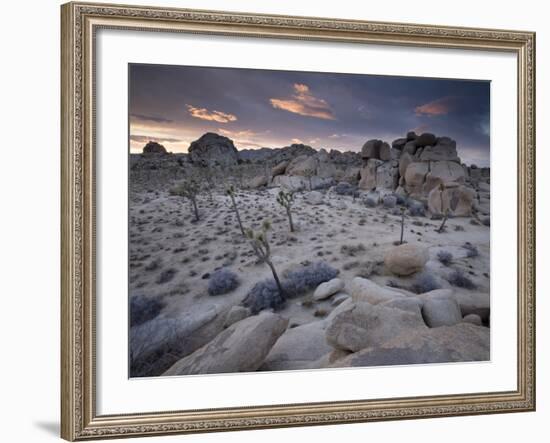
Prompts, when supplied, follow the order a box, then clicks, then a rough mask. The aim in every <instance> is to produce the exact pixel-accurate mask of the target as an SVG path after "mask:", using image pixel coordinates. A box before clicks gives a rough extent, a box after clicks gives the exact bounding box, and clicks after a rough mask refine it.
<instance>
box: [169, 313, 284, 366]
mask: <svg viewBox="0 0 550 443" xmlns="http://www.w3.org/2000/svg"><path fill="white" fill-rule="evenodd" d="M287 324H288V320H287V319H285V318H283V317H281V316H280V315H277V314H273V313H270V312H262V313H260V314H258V315H254V316H252V317H248V318H246V319H244V320H241V321H238V322H237V323H234V324H233V325H231V326H229V327H228V328H227V329H225V330H224V331H223V332H221V333H220V334H219V335H217V336H216V338H214V339H213V340H212V341H211V342H210V343H208V344H206V345H205V346H203V347H202V348H200V349H198V350H197V351H195V352H193V353H192V354H191V355H188V356H187V357H184V358H182V359H181V360H179V361H177V362H176V363H175V364H174V365H172V366H171V367H170V368H169V369H168V370H167V371H166V372H164V374H163V375H186V374H216V373H226V372H250V371H256V370H257V369H258V368H259V367H260V366H261V365H262V363H263V361H264V359H265V357H266V356H267V355H268V353H269V351H270V350H271V348H272V347H273V345H274V344H275V342H276V341H277V339H278V338H279V337H280V336H281V335H282V334H283V332H284V331H285V330H286V327H287Z"/></svg>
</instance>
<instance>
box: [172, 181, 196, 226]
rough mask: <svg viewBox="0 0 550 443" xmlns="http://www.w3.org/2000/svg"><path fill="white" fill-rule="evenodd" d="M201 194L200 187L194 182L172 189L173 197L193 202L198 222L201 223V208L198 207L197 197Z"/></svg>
mask: <svg viewBox="0 0 550 443" xmlns="http://www.w3.org/2000/svg"><path fill="white" fill-rule="evenodd" d="M199 192H200V187H199V185H198V183H197V182H196V181H194V180H186V181H184V182H182V183H180V184H178V185H176V186H174V187H173V188H172V189H170V194H171V195H177V196H179V197H184V198H187V199H188V200H189V201H190V202H191V205H192V206H193V212H194V213H195V220H196V221H199V208H198V206H197V196H198V195H199Z"/></svg>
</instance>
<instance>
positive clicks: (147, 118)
mask: <svg viewBox="0 0 550 443" xmlns="http://www.w3.org/2000/svg"><path fill="white" fill-rule="evenodd" d="M130 117H133V118H135V119H136V120H142V121H148V122H155V123H172V122H173V120H169V119H167V118H164V117H157V116H154V115H144V114H130Z"/></svg>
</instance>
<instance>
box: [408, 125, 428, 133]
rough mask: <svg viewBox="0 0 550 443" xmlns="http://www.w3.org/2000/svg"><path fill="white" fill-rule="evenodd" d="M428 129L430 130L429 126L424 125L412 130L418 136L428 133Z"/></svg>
mask: <svg viewBox="0 0 550 443" xmlns="http://www.w3.org/2000/svg"><path fill="white" fill-rule="evenodd" d="M428 129H429V126H428V125H426V124H424V125H420V126H417V127H416V128H412V129H411V131H413V132H416V133H417V134H422V133H424V132H427V131H428Z"/></svg>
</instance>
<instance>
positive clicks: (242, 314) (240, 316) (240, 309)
mask: <svg viewBox="0 0 550 443" xmlns="http://www.w3.org/2000/svg"><path fill="white" fill-rule="evenodd" d="M251 314H252V313H251V312H250V309H249V308H246V307H244V306H240V305H236V306H233V307H232V308H231V309H230V310H229V312H228V313H227V315H226V316H225V322H224V323H223V326H224V328H227V327H229V326H231V325H232V324H233V323H237V322H238V321H241V320H244V319H245V318H247V317H250V315H251Z"/></svg>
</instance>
